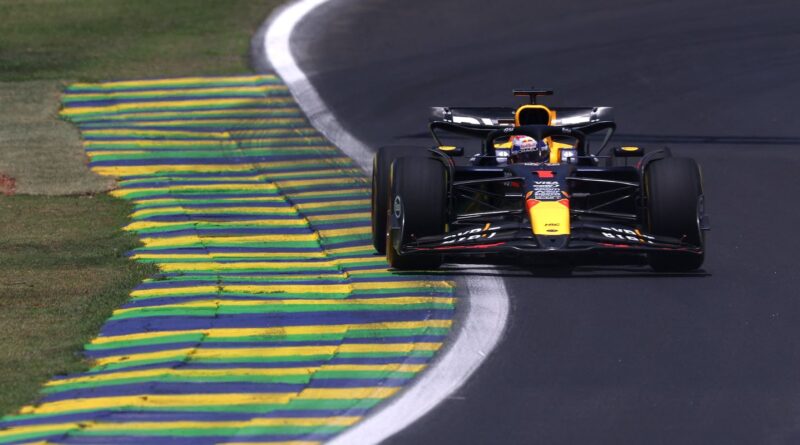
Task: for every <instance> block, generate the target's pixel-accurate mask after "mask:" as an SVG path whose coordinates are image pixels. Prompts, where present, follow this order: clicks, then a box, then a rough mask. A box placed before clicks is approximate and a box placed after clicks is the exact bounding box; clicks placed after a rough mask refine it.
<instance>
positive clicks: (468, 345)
mask: <svg viewBox="0 0 800 445" xmlns="http://www.w3.org/2000/svg"><path fill="white" fill-rule="evenodd" d="M328 1H329V0H298V1H294V2H291V3H289V4H287V5H285V6H284V7H282V8H280V9H279V10H277V11H275V13H273V15H272V16H271V17H270V18H269V19H268V20H267V21H266V22H265V23H264V25H263V26H262V27H261V30H259V33H258V34H257V35H256V36H255V38H254V41H253V48H254V51H253V56H254V59H255V60H254V62H255V63H256V66H257V67H258V68H259V69H261V70H262V71H263V70H266V69H268V67H271V68H272V69H273V70H274V71H275V72H276V73H277V74H278V75H279V76H280V77H281V78H282V79H283V81H284V82H285V83H286V85H287V86H288V88H289V91H290V92H291V93H292V95H293V96H294V98H295V100H296V101H297V103H298V104H299V106H300V108H301V109H302V110H303V112H304V113H305V114H306V116H307V117H308V119H309V121H310V122H311V124H312V125H313V126H314V127H315V128H316V129H317V130H318V131H319V132H320V133H322V134H323V135H324V136H325V137H326V138H328V140H330V141H331V142H332V143H333V144H335V145H336V146H337V147H339V149H341V150H342V151H343V152H344V153H345V154H347V155H348V156H350V157H351V158H353V159H354V160H355V161H356V163H358V165H359V166H361V168H362V169H364V171H366V172H367V173H370V171H371V169H372V155H373V153H372V152H371V151H370V150H369V149H368V148H367V147H366V146H365V145H364V143H362V142H361V141H360V140H358V139H357V138H355V137H354V136H353V135H351V134H350V133H348V132H347V131H346V130H345V129H344V128H342V126H341V125H340V124H339V122H338V121H337V120H336V117H335V116H334V115H333V113H332V112H331V111H330V110H329V109H328V107H327V106H326V105H325V103H324V101H323V100H322V98H321V97H320V96H319V94H318V93H317V91H316V89H314V87H313V85H311V82H310V81H309V80H308V78H307V77H306V75H305V73H304V72H303V71H302V70H301V69H300V67H299V66H298V65H297V62H296V60H295V59H294V56H293V54H292V51H291V44H290V38H291V35H292V31H294V29H295V27H296V26H297V24H298V23H300V21H301V20H302V19H303V18H304V17H305V16H306V15H307V14H308V13H310V12H311V11H313V10H314V9H315V8H317V7H319V6H321V5H323V4H325V3H327V2H328ZM485 272H486V275H484V276H475V275H469V274H467V275H466V276H465V277H464V278H463V279H459V281H463V282H464V285H465V287H466V294H467V295H466V299H467V301H466V303H467V304H466V306H467V307H466V310H465V313H464V315H463V318H462V320H461V323H460V324H459V325H458V329H457V332H455V333H454V334H453V338H452V339H451V340H450V342H449V344H448V345H447V346H446V348H445V349H444V350H443V351H441V352H440V353H439V354H437V357H436V359H435V361H434V363H433V364H431V365H430V367H429V368H428V369H427V370H425V371H424V372H422V373H421V375H420V376H418V377H417V378H416V379H415V380H414V381H413V382H412V383H411V384H410V385H409V386H408V387H406V388H405V389H404V390H403V391H402V392H401V393H400V394H399V395H398V396H396V397H394V398H392V399H390V400H388V401H387V402H386V403H384V404H381V405H379V407H378V408H377V409H376V410H375V411H374V412H373V413H371V414H370V415H369V416H368V417H367V418H366V419H364V420H362V421H361V422H359V423H357V424H356V425H355V426H353V427H351V428H349V429H347V430H345V431H344V432H342V433H341V434H339V435H338V436H336V437H335V438H333V439H332V440H331V441H329V443H330V444H332V445H346V444H354V443H358V444H374V443H380V442H381V441H383V440H386V439H387V438H389V437H391V436H392V435H393V434H395V433H397V432H399V431H401V430H403V429H404V428H406V427H407V426H409V425H411V424H412V423H414V422H415V421H417V420H419V419H420V418H421V417H423V416H424V415H425V414H427V413H428V412H430V411H431V410H433V409H434V408H435V407H436V406H437V405H439V403H441V402H442V401H444V400H446V399H447V398H448V397H449V396H450V395H451V394H453V393H454V392H455V391H457V390H458V389H459V388H460V387H461V386H462V385H464V383H466V382H467V380H468V379H469V378H470V376H471V375H472V374H473V373H474V372H475V371H476V370H477V369H478V368H479V367H480V365H481V364H482V363H483V362H484V360H486V358H487V357H488V356H489V354H490V353H491V352H492V350H494V348H495V347H496V346H497V344H498V342H499V341H500V338H501V337H502V335H503V331H504V330H505V326H506V323H507V321H508V316H509V306H510V305H509V297H508V293H507V292H506V287H505V284H504V282H503V279H502V278H501V277H499V276H494V275H493V274H494V273H496V269H494V268H492V267H486V269H485ZM461 304H463V303H461Z"/></svg>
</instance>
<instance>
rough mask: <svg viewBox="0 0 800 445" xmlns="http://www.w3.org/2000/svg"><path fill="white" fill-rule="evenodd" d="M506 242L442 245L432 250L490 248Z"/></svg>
mask: <svg viewBox="0 0 800 445" xmlns="http://www.w3.org/2000/svg"><path fill="white" fill-rule="evenodd" d="M503 244H505V242H502V243H494V244H475V245H474V246H442V247H434V248H433V249H430V250H452V249H489V248H491V247H497V246H502V245H503ZM420 250H428V249H420Z"/></svg>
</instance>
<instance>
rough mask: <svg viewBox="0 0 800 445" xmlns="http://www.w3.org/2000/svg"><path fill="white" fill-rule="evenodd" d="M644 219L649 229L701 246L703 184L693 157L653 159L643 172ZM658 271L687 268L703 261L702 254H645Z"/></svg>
mask: <svg viewBox="0 0 800 445" xmlns="http://www.w3.org/2000/svg"><path fill="white" fill-rule="evenodd" d="M644 182H645V190H646V195H647V222H648V226H649V229H650V233H652V234H654V235H661V236H669V237H673V238H678V239H681V240H683V241H685V242H687V243H690V244H692V245H695V246H698V247H701V248H702V249H703V250H704V249H705V245H704V244H705V239H704V236H703V233H702V231H701V230H700V209H701V206H702V199H703V185H702V179H701V177H700V168H699V167H698V165H697V163H696V162H695V161H694V160H693V159H689V158H672V157H669V158H665V159H660V160H657V161H654V162H653V163H651V164H650V165H648V166H647V170H646V172H645V178H644ZM647 259H648V262H649V263H650V267H652V268H653V269H654V270H656V271H658V272H690V271H693V270H696V269H698V268H699V267H700V266H702V265H703V259H704V254H703V253H699V254H698V253H692V252H680V251H658V252H650V253H648V254H647Z"/></svg>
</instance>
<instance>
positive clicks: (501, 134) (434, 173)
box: [372, 90, 708, 272]
mask: <svg viewBox="0 0 800 445" xmlns="http://www.w3.org/2000/svg"><path fill="white" fill-rule="evenodd" d="M514 93H515V95H522V96H529V97H530V104H526V105H523V106H521V107H519V108H516V109H514V108H447V107H440V108H434V109H433V114H434V118H433V119H432V120H431V123H430V131H431V134H432V136H433V139H434V140H435V142H436V146H434V147H432V148H429V147H405V146H403V147H383V148H381V149H380V150H378V152H377V154H376V155H375V158H374V161H373V177H372V236H373V243H374V246H375V249H376V250H377V251H378V252H379V253H382V254H383V253H385V254H386V256H387V259H388V261H389V263H390V265H391V266H392V267H394V268H397V269H421V268H433V267H437V266H438V265H440V264H441V262H442V261H443V257H444V256H445V255H446V256H448V257H459V256H464V255H479V256H481V257H483V258H492V257H508V256H513V257H514V258H538V259H545V260H549V259H553V260H556V259H558V260H566V261H567V262H569V263H572V262H573V260H579V259H580V258H581V257H595V258H597V257H598V256H600V257H601V258H606V257H607V255H609V254H620V255H616V256H617V258H634V257H637V258H638V261H639V262H641V261H642V257H644V258H646V261H647V263H649V264H650V266H651V267H652V268H653V269H655V270H656V271H676V272H685V271H692V270H695V269H698V268H699V267H700V266H701V265H702V264H703V257H704V251H705V246H704V244H705V243H704V238H705V236H704V232H705V230H707V229H708V218H707V216H706V215H705V209H704V197H703V185H702V178H701V174H700V168H699V166H698V165H697V163H696V162H695V161H694V160H692V159H689V158H681V157H673V156H672V155H671V153H670V151H669V149H668V148H661V149H654V150H645V148H642V147H638V146H621V147H614V148H610V149H609V150H607V147H609V146H608V142H609V140H610V138H611V136H612V135H613V133H614V130H615V129H616V125H615V123H614V122H613V121H612V120H611V119H610V115H611V109H610V108H607V107H592V108H552V109H550V108H548V107H546V106H544V105H540V104H538V103H537V96H541V95H550V94H552V91H542V90H515V92H514ZM445 136H447V137H452V138H458V139H460V140H462V141H466V142H470V141H472V142H473V143H474V145H478V147H473V149H475V148H477V149H476V150H475V154H474V155H471V156H470V155H467V156H465V150H466V148H465V146H455V145H445V144H444V143H443V142H442V138H443V137H445ZM603 136H604V137H603ZM591 144H599V148H598V149H597V150H592V149H590V145H591ZM623 262H625V260H623Z"/></svg>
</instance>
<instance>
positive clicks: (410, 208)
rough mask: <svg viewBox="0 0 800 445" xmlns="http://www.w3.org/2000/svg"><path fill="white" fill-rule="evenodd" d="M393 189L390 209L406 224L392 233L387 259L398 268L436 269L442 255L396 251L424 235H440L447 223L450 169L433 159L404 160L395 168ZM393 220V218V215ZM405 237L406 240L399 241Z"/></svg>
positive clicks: (388, 243) (388, 240)
mask: <svg viewBox="0 0 800 445" xmlns="http://www.w3.org/2000/svg"><path fill="white" fill-rule="evenodd" d="M391 177H392V178H391V179H392V190H391V196H390V200H389V202H388V203H387V206H389V205H390V206H392V210H391V211H392V212H394V215H393V216H394V217H398V218H399V219H400V220H401V221H402V230H401V231H397V230H390V231H389V234H388V237H387V239H386V259H387V261H388V262H389V265H390V266H392V267H393V268H395V269H434V268H436V267H439V265H441V262H442V258H441V256H440V255H425V256H416V255H411V256H407V255H402V254H400V253H399V252H397V250H395V245H396V244H403V243H408V242H410V241H413V240H415V239H419V238H421V237H424V236H431V235H438V234H442V233H444V231H445V226H446V224H447V169H446V168H445V166H444V164H442V162H440V161H438V160H436V159H433V158H418V157H403V158H399V159H397V160H396V161H395V162H394V164H393V166H392V175H391ZM390 217H391V216H390ZM398 236H402V239H396V238H397V237H398Z"/></svg>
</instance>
